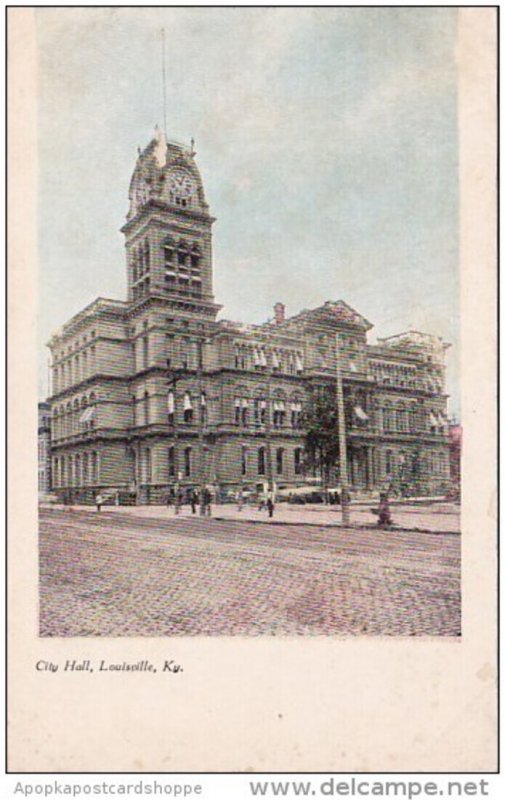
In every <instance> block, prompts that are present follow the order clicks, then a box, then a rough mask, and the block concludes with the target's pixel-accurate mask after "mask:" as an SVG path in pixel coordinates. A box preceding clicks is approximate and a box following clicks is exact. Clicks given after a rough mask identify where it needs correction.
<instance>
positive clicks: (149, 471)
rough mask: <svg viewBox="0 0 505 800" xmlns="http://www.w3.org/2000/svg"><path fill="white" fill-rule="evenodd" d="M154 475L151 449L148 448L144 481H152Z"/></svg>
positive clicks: (145, 457)
mask: <svg viewBox="0 0 505 800" xmlns="http://www.w3.org/2000/svg"><path fill="white" fill-rule="evenodd" d="M152 477H153V474H152V459H151V451H150V449H149V448H147V449H146V450H144V482H145V483H151V480H152Z"/></svg>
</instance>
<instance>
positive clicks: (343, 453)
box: [335, 333, 350, 525]
mask: <svg viewBox="0 0 505 800" xmlns="http://www.w3.org/2000/svg"><path fill="white" fill-rule="evenodd" d="M335 362H336V363H335V374H336V379H337V413H338V446H339V454H340V487H341V490H340V507H341V509H342V523H343V524H344V525H348V524H349V522H350V511H349V485H348V481H347V443H346V435H345V406H344V387H343V385H342V371H341V367H340V339H339V335H338V333H336V334H335Z"/></svg>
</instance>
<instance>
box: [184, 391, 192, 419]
mask: <svg viewBox="0 0 505 800" xmlns="http://www.w3.org/2000/svg"><path fill="white" fill-rule="evenodd" d="M183 410H184V422H186V423H187V424H191V423H192V422H193V403H192V400H191V395H190V393H189V392H185V393H184V406H183Z"/></svg>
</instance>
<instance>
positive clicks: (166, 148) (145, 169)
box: [121, 130, 219, 318]
mask: <svg viewBox="0 0 505 800" xmlns="http://www.w3.org/2000/svg"><path fill="white" fill-rule="evenodd" d="M129 203H130V205H129V210H128V214H127V220H126V223H125V225H124V226H123V227H122V229H121V230H122V232H123V233H124V235H125V246H126V263H127V285H128V301H129V302H130V303H132V304H134V305H136V304H137V303H138V304H141V303H143V302H145V300H146V299H147V298H152V297H153V296H155V297H157V298H164V299H165V300H166V301H170V303H171V304H173V305H174V306H175V307H179V308H181V309H184V311H185V313H188V312H191V310H195V311H198V312H199V313H200V314H201V313H203V314H204V316H205V317H207V318H209V317H210V318H214V317H215V315H216V313H217V311H218V308H219V307H218V306H217V305H215V303H214V296H213V289H212V233H211V228H212V223H213V222H214V218H213V217H211V216H210V214H209V207H208V205H207V203H206V201H205V194H204V190H203V184H202V179H201V176H200V172H199V170H198V167H197V166H196V163H195V152H194V149H193V143H192V144H191V146H190V147H187V146H185V145H182V144H179V143H176V142H172V141H167V140H166V139H165V136H164V135H163V133H162V132H161V131H159V130H157V131H156V135H155V137H154V139H153V140H152V141H151V142H150V144H149V145H148V146H147V147H146V148H145V149H144V150H143V151H140V150H139V154H138V158H137V163H136V165H135V169H134V172H133V175H132V178H131V181H130V189H129ZM193 306H194V309H193Z"/></svg>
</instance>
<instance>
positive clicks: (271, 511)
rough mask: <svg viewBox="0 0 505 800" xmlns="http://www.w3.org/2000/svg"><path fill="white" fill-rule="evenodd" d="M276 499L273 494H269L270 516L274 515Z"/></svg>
mask: <svg viewBox="0 0 505 800" xmlns="http://www.w3.org/2000/svg"><path fill="white" fill-rule="evenodd" d="M274 507H275V506H274V500H273V497H272V495H271V494H269V495H268V498H267V509H268V516H269V517H273V515H274Z"/></svg>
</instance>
